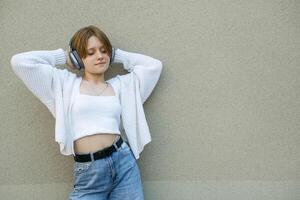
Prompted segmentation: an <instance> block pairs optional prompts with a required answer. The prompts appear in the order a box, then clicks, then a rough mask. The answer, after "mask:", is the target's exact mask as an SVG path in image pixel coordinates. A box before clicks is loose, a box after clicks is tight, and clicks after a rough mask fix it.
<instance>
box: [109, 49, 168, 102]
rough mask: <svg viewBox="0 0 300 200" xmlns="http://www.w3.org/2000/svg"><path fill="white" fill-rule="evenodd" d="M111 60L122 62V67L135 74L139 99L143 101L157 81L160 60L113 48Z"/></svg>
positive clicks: (160, 67) (160, 68)
mask: <svg viewBox="0 0 300 200" xmlns="http://www.w3.org/2000/svg"><path fill="white" fill-rule="evenodd" d="M113 62H120V63H122V64H123V66H124V69H126V70H127V71H129V72H130V73H135V74H136V75H137V77H138V81H139V87H140V94H141V99H142V102H143V103H144V102H145V101H146V100H147V98H148V97H149V96H150V94H151V93H152V91H153V89H154V87H155V85H156V84H157V82H158V79H159V77H160V74H161V71H162V67H163V65H162V62H161V61H160V60H158V59H155V58H152V57H150V56H147V55H143V54H139V53H133V52H127V51H124V50H121V49H116V50H115V56H114V60H113ZM123 76H126V75H123Z"/></svg>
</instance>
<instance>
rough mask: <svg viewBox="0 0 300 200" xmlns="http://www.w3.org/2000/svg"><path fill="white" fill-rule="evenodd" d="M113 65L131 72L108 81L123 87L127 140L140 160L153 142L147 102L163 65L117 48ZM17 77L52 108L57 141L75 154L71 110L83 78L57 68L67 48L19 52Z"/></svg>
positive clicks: (14, 63) (64, 150)
mask: <svg viewBox="0 0 300 200" xmlns="http://www.w3.org/2000/svg"><path fill="white" fill-rule="evenodd" d="M113 62H119V63H122V64H123V67H124V69H126V70H127V71H128V72H129V73H127V74H125V75H117V76H115V77H113V78H111V79H109V80H107V81H108V82H109V83H110V84H111V85H112V86H113V87H114V88H116V87H119V88H120V102H121V106H122V113H121V120H122V126H123V129H121V130H120V131H125V134H126V137H127V140H128V142H129V144H130V147H131V149H132V151H133V154H134V156H135V158H136V159H138V158H139V154H140V153H141V152H142V151H143V149H144V146H145V145H146V144H147V143H149V142H150V141H151V135H150V132H149V127H148V124H147V121H146V118H145V113H144V108H143V103H144V102H145V101H146V99H147V98H148V97H149V96H150V94H151V92H152V91H153V89H154V87H155V85H156V83H157V82H158V80H159V77H160V74H161V71H162V63H161V61H160V60H157V59H155V58H152V57H150V56H146V55H142V54H138V53H132V52H127V51H124V50H121V49H116V51H115V58H114V60H113ZM10 63H11V66H12V69H13V71H14V72H15V74H16V75H17V76H18V77H19V78H20V79H21V80H22V81H23V82H24V84H25V85H26V87H27V88H28V89H29V90H30V91H31V92H32V93H33V94H34V95H35V96H36V97H37V98H38V99H39V100H40V101H41V102H42V103H43V104H44V105H46V107H47V108H48V109H49V111H50V112H51V114H52V115H53V117H54V118H55V141H56V142H58V143H59V146H60V152H61V154H63V155H75V152H74V147H73V140H72V139H73V130H71V129H72V128H71V127H72V126H70V125H71V120H70V116H71V114H70V111H71V109H72V105H73V102H74V99H75V98H76V94H78V93H76V91H75V90H76V88H78V87H79V84H80V82H81V80H82V77H80V76H77V75H76V74H75V73H72V72H71V71H69V70H67V69H59V68H56V67H55V66H56V65H63V64H66V55H65V51H64V50H63V49H56V50H51V51H47V50H40V51H28V52H23V53H18V54H16V55H14V56H12V58H11V61H10Z"/></svg>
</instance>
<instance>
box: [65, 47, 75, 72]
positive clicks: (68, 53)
mask: <svg viewBox="0 0 300 200" xmlns="http://www.w3.org/2000/svg"><path fill="white" fill-rule="evenodd" d="M65 54H66V58H67V63H66V64H67V66H68V67H69V68H70V69H72V70H74V69H77V68H76V67H75V66H74V64H73V63H72V61H71V59H70V52H69V50H65Z"/></svg>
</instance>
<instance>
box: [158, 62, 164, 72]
mask: <svg viewBox="0 0 300 200" xmlns="http://www.w3.org/2000/svg"><path fill="white" fill-rule="evenodd" d="M162 68H163V64H162V62H161V61H160V60H157V69H158V70H159V73H161V71H162Z"/></svg>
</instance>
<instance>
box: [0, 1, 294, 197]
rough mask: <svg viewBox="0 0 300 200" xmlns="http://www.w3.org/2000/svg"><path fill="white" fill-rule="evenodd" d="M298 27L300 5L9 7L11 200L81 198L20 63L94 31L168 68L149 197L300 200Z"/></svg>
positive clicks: (145, 173) (149, 154)
mask: <svg viewBox="0 0 300 200" xmlns="http://www.w3.org/2000/svg"><path fill="white" fill-rule="evenodd" d="M299 19H300V1H299V0H294V1H292V0H291V1H289V0H286V1H278V0H276V1H274V0H266V1H257V0H255V1H246V0H244V1H234V0H228V1H217V0H210V1H208V0H199V1H179V0H176V1H175V0H168V1H161V2H159V1H155V2H154V1H145V0H143V1H95V0H94V1H79V0H77V1H71V0H68V1H59V0H53V1H45V0H44V1H33V0H31V1H26V2H25V1H21V0H20V1H16V0H15V1H9V0H4V1H3V0H2V1H0V24H1V29H0V36H1V37H0V44H1V47H2V48H0V56H1V60H0V65H1V67H0V77H1V78H0V87H1V94H0V108H1V114H0V121H1V129H0V131H1V134H0V152H1V156H0V180H1V182H0V196H1V199H67V196H68V194H69V192H71V189H72V187H73V177H72V167H73V159H72V158H71V157H67V156H63V155H61V154H60V153H59V147H58V144H57V143H55V141H54V119H53V117H52V116H51V114H50V112H49V111H48V110H47V108H46V107H45V106H44V105H43V104H42V103H41V102H39V100H38V99H37V98H36V97H34V96H33V95H32V94H31V93H30V91H29V90H28V89H27V88H26V87H25V85H23V83H22V82H21V80H19V79H18V78H17V77H16V76H15V74H14V73H13V71H12V69H11V67H10V63H9V60H10V58H11V56H12V55H14V54H16V53H18V52H23V51H29V50H54V49H57V48H64V49H66V48H67V43H68V41H69V39H70V37H71V36H72V34H73V33H74V32H75V31H76V30H78V29H79V28H81V27H83V26H86V25H90V24H94V25H96V26H98V27H100V28H101V29H102V30H104V32H105V33H107V35H108V36H109V38H110V40H111V41H112V43H113V45H115V46H118V47H119V48H121V49H124V50H126V51H132V52H140V53H143V54H146V55H150V56H152V57H154V58H157V59H160V60H161V61H162V62H163V64H164V69H163V72H162V75H161V79H160V80H159V82H158V84H157V87H156V88H155V91H154V92H153V93H152V95H151V96H150V98H149V99H148V101H147V102H146V103H145V104H144V108H145V113H146V117H147V120H148V124H149V127H150V131H151V134H152V138H153V140H152V142H151V143H150V144H148V145H146V147H145V149H144V151H143V152H142V154H141V158H140V159H139V160H138V165H139V166H140V169H141V174H142V180H143V184H144V190H145V197H146V200H153V199H155V200H164V199H172V200H177V199H178V200H189V199H193V200H194V199H209V200H214V199H222V200H223V199H226V200H227V199H228V200H229V199H230V200H232V199H237V200H241V199H249V200H253V199H256V200H277V199H280V200H296V199H300V151H299V150H300V145H299V144H300V134H299V130H300V123H299V120H300V92H299V91H300V90H299V85H300V78H299V76H300V68H299V67H300V66H299V64H300V55H299V54H300V42H299V41H300V20H299ZM111 75H115V72H112V73H111V74H109V76H111Z"/></svg>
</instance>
